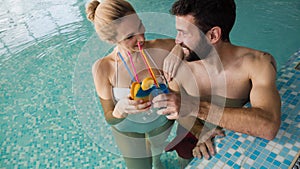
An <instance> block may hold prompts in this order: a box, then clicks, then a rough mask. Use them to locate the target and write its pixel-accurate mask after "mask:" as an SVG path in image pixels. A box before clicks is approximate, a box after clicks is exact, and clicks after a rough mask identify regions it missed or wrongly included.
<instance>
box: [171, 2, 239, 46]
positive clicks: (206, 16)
mask: <svg viewBox="0 0 300 169" xmlns="http://www.w3.org/2000/svg"><path fill="white" fill-rule="evenodd" d="M170 13H171V14H173V15H176V16H185V15H192V16H193V17H194V18H195V24H196V26H197V27H198V28H199V29H200V30H201V31H202V32H203V33H204V34H205V33H207V32H208V31H209V30H210V29H211V28H213V27H214V26H219V27H220V28H221V30H222V36H221V39H222V40H223V41H230V38H229V33H230V31H231V29H232V27H233V25H234V22H235V18H236V5H235V2H234V0H178V1H176V2H175V3H174V4H173V6H172V9H171V10H170Z"/></svg>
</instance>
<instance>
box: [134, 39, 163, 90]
mask: <svg viewBox="0 0 300 169" xmlns="http://www.w3.org/2000/svg"><path fill="white" fill-rule="evenodd" d="M138 46H139V49H140V52H141V54H142V56H143V58H144V61H145V63H146V65H147V67H148V70H149V72H150V75H151V76H152V78H153V80H154V83H155V85H156V87H158V88H159V84H158V82H157V79H156V78H155V76H154V73H153V71H152V68H151V67H150V64H149V62H148V60H147V56H146V55H145V52H144V50H143V49H142V48H141V45H140V42H138Z"/></svg>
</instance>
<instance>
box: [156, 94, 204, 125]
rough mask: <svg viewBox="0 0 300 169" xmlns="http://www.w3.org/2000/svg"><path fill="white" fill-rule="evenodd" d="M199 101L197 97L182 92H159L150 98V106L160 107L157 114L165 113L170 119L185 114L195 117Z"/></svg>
mask: <svg viewBox="0 0 300 169" xmlns="http://www.w3.org/2000/svg"><path fill="white" fill-rule="evenodd" d="M199 103H200V101H199V98H195V97H192V96H189V95H187V94H186V93H183V92H182V93H180V94H179V93H173V92H172V93H169V94H160V95H158V96H156V97H154V98H153V100H152V106H154V107H155V108H160V110H159V111H157V114H159V115H166V117H167V118H168V119H170V120H175V119H178V118H179V117H185V116H195V117H197V113H198V109H199Z"/></svg>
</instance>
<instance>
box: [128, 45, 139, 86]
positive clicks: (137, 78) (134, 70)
mask: <svg viewBox="0 0 300 169" xmlns="http://www.w3.org/2000/svg"><path fill="white" fill-rule="evenodd" d="M127 55H128V56H129V59H130V63H131V67H132V69H133V73H134V77H135V80H136V81H137V82H138V83H140V81H139V77H138V75H137V73H136V69H135V66H134V64H133V61H132V55H131V54H130V52H129V51H127Z"/></svg>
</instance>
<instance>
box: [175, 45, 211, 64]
mask: <svg viewBox="0 0 300 169" xmlns="http://www.w3.org/2000/svg"><path fill="white" fill-rule="evenodd" d="M180 46H181V47H183V48H186V49H187V50H189V55H188V56H185V60H186V61H188V62H193V61H197V60H202V59H205V58H207V56H208V54H209V53H210V52H211V50H212V46H211V45H208V44H205V45H202V46H200V45H199V49H198V48H197V49H196V50H197V51H198V52H197V53H198V54H199V55H198V54H197V53H196V52H195V51H193V50H191V49H190V48H189V47H187V46H186V45H185V44H183V43H182V44H180Z"/></svg>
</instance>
